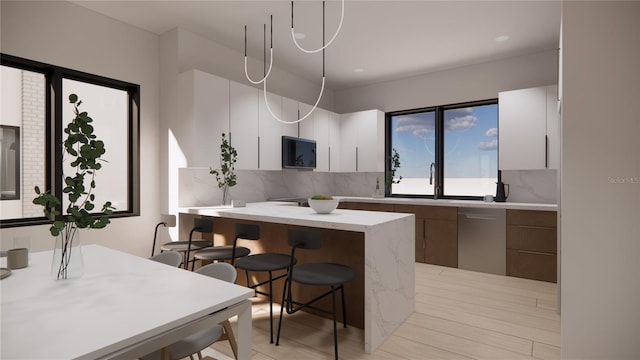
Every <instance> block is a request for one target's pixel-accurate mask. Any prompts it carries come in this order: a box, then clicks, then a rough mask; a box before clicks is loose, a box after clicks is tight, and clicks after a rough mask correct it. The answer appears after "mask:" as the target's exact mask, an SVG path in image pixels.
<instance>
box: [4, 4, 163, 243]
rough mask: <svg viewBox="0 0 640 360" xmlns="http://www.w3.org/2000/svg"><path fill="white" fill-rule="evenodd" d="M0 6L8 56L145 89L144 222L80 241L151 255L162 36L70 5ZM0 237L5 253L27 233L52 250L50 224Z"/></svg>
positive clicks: (116, 222)
mask: <svg viewBox="0 0 640 360" xmlns="http://www.w3.org/2000/svg"><path fill="white" fill-rule="evenodd" d="M0 6H1V23H0V24H1V31H0V33H1V36H2V38H1V40H0V45H1V48H0V50H1V51H2V52H3V53H5V54H10V55H15V56H19V57H23V58H27V59H31V60H36V61H41V62H44V63H49V64H53V65H58V66H63V67H67V68H71V69H75V70H80V71H85V72H88V73H93V74H97V75H102V76H106V77H111V78H115V79H118V80H123V81H128V82H132V83H136V84H140V85H141V100H140V105H141V109H140V114H141V119H140V160H141V161H140V164H141V165H140V176H141V179H140V183H141V187H140V203H141V209H140V216H139V217H128V218H119V219H113V220H112V223H111V224H110V225H109V226H108V227H107V228H106V229H103V230H90V231H88V232H85V233H83V234H82V238H81V239H82V242H83V243H84V244H87V243H98V244H102V245H105V246H108V247H112V248H116V249H120V250H124V251H128V252H131V253H134V254H138V255H148V253H149V252H150V247H151V242H152V239H153V238H152V237H153V227H154V226H155V224H156V223H157V222H158V219H159V214H160V211H159V200H158V195H159V185H158V184H159V172H158V164H159V156H158V154H159V150H158V149H159V143H158V139H159V133H158V124H159V113H158V111H159V85H160V84H159V76H158V72H159V65H158V63H159V61H158V49H159V40H158V36H156V35H154V34H151V33H149V32H146V31H143V30H140V29H138V28H135V27H132V26H128V25H126V24H124V23H122V22H119V21H115V20H113V19H111V18H108V17H105V16H103V15H99V14H97V13H95V12H92V11H89V10H86V9H84V8H82V7H79V6H77V5H74V4H72V3H69V2H59V1H43V2H35V1H21V2H8V1H2V2H1V3H0ZM123 146H124V144H123ZM1 232H2V236H1V237H2V248H3V249H5V248H9V247H11V246H12V245H13V240H12V239H13V237H14V236H24V235H27V236H30V237H31V242H32V245H31V246H32V249H33V250H36V251H37V250H49V249H52V248H53V239H52V238H51V235H50V234H49V233H48V226H45V225H42V226H29V227H16V228H9V229H2V230H1Z"/></svg>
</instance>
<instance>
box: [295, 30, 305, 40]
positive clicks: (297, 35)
mask: <svg viewBox="0 0 640 360" xmlns="http://www.w3.org/2000/svg"><path fill="white" fill-rule="evenodd" d="M294 36H295V37H296V39H298V40H299V39H304V38H306V37H307V34H305V33H300V32H297V33H295V35H294Z"/></svg>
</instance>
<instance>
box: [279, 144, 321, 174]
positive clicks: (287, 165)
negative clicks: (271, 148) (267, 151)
mask: <svg viewBox="0 0 640 360" xmlns="http://www.w3.org/2000/svg"><path fill="white" fill-rule="evenodd" d="M282 168H284V169H310V170H312V169H315V168H316V142H315V141H314V140H309V139H302V138H297V137H291V136H283V137H282Z"/></svg>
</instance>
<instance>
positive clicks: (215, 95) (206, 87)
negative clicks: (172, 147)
mask: <svg viewBox="0 0 640 360" xmlns="http://www.w3.org/2000/svg"><path fill="white" fill-rule="evenodd" d="M178 94H179V95H178V96H179V102H180V110H179V114H181V115H182V116H184V118H181V119H180V121H181V122H182V123H183V124H185V126H183V127H181V129H182V132H181V131H178V129H175V130H174V136H176V138H177V140H178V142H179V143H180V146H181V148H182V150H183V152H184V155H185V157H186V158H187V163H188V164H189V166H194V167H218V166H219V158H220V142H221V135H222V133H225V134H226V135H227V136H228V135H229V80H227V79H224V78H221V77H219V76H215V75H211V74H208V73H205V72H202V71H199V70H189V71H185V72H183V73H181V74H180V75H179V77H178ZM185 131H186V133H185Z"/></svg>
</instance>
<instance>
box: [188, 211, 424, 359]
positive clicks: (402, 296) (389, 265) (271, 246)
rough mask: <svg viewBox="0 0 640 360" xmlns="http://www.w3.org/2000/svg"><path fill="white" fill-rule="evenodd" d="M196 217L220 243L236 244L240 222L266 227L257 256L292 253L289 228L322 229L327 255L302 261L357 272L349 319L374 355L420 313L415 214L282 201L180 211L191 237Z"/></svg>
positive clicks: (349, 297)
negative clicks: (209, 224) (319, 208)
mask: <svg viewBox="0 0 640 360" xmlns="http://www.w3.org/2000/svg"><path fill="white" fill-rule="evenodd" d="M194 217H199V218H201V217H211V218H212V219H213V221H214V230H213V232H214V234H213V235H212V236H213V239H214V243H215V245H222V244H229V243H232V239H230V238H232V229H233V223H235V222H252V223H258V224H260V226H261V243H262V244H260V246H259V247H258V248H256V249H252V252H253V251H254V250H256V251H255V252H256V253H257V252H261V251H270V252H271V251H277V252H288V251H289V247H288V244H287V240H286V234H287V230H288V229H289V228H298V227H302V228H311V229H316V230H318V231H320V232H321V233H322V238H323V243H322V249H321V251H315V252H314V251H306V252H305V253H302V252H301V257H300V258H298V262H299V263H304V262H307V261H329V262H337V263H344V264H346V265H349V266H351V267H353V268H354V270H355V271H356V273H357V276H356V280H355V281H354V284H350V286H346V287H345V289H346V295H345V296H346V300H347V319H348V323H349V324H350V325H355V326H358V327H361V328H363V330H364V350H365V351H366V352H369V353H370V352H373V351H374V350H375V349H376V348H377V347H378V346H379V345H381V344H382V343H383V342H384V340H385V339H386V338H387V337H388V336H389V335H391V333H392V332H393V331H394V330H395V329H396V328H397V327H398V326H399V325H400V324H402V322H404V320H406V319H407V318H408V317H409V316H410V315H411V314H412V313H413V311H414V299H415V274H414V271H415V264H414V259H415V245H414V237H415V233H414V232H415V216H414V215H413V214H402V213H387V212H373V211H357V210H343V209H337V210H334V211H333V212H331V213H329V214H317V213H315V212H314V211H313V210H312V209H311V208H309V207H298V206H291V203H280V202H264V203H251V204H248V205H247V206H246V207H241V208H230V207H191V208H182V209H180V227H181V228H180V233H181V234H188V232H189V230H190V227H191V225H192V223H193V218H194ZM230 240H231V242H230ZM247 243H248V242H243V243H242V246H248V245H247ZM306 253H314V254H310V255H307V254H306ZM297 255H298V254H296V257H298V256H297ZM305 256H307V257H306V258H305ZM312 257H313V258H312ZM239 278H241V276H239ZM274 287H275V286H274ZM279 288H280V289H281V287H279ZM279 293H281V290H280V291H277V290H275V289H274V301H275V302H279V301H280V295H278V297H277V298H276V296H275V295H276V294H279Z"/></svg>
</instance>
